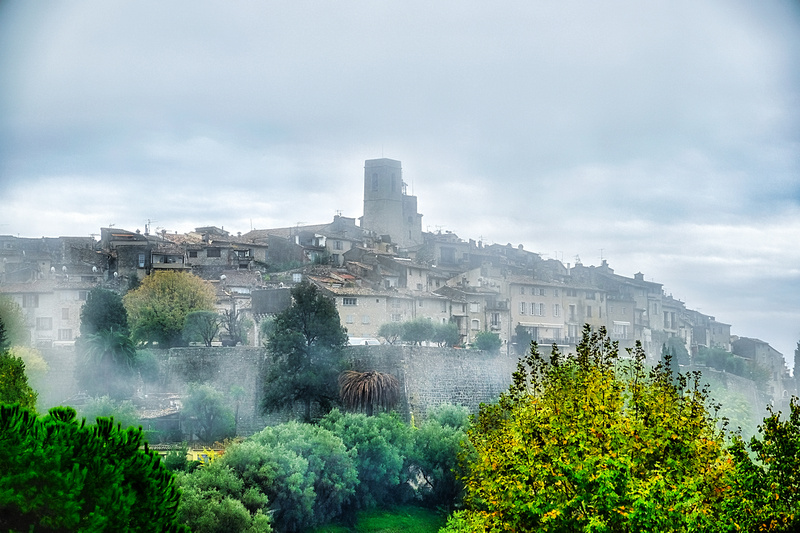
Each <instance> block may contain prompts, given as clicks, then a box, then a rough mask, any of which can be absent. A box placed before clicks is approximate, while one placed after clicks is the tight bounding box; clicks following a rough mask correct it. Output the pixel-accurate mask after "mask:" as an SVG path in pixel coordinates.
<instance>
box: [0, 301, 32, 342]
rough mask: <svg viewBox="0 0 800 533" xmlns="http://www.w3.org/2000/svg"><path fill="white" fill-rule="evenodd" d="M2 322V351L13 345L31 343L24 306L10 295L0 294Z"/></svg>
mask: <svg viewBox="0 0 800 533" xmlns="http://www.w3.org/2000/svg"><path fill="white" fill-rule="evenodd" d="M0 324H2V325H3V331H4V334H3V335H2V336H0V352H2V351H3V350H5V349H6V348H10V347H11V346H25V345H27V344H29V341H30V334H29V333H28V329H27V328H26V327H25V318H24V316H23V314H22V308H21V307H20V306H19V304H18V303H17V302H15V301H14V300H13V299H12V298H11V297H10V296H8V295H5V294H0Z"/></svg>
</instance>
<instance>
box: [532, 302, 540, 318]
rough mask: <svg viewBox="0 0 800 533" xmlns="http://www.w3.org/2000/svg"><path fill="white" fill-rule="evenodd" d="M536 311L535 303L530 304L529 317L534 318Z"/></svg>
mask: <svg viewBox="0 0 800 533" xmlns="http://www.w3.org/2000/svg"><path fill="white" fill-rule="evenodd" d="M537 309H538V307H537V305H536V304H535V303H533V302H531V316H536V315H537V314H538V313H537V312H536V310H537Z"/></svg>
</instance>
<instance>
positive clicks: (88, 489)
mask: <svg viewBox="0 0 800 533" xmlns="http://www.w3.org/2000/svg"><path fill="white" fill-rule="evenodd" d="M0 464H2V465H3V468H2V469H1V470H0V530H3V531H85V532H89V531H121V532H138V531H141V532H167V531H169V532H173V531H186V529H185V528H183V527H181V526H178V525H177V521H176V518H177V506H178V500H179V492H178V490H177V488H176V487H175V486H174V483H173V480H172V476H171V475H170V473H169V472H167V471H166V470H165V469H164V467H163V466H162V465H161V461H160V459H159V458H158V455H156V454H155V453H154V452H152V451H150V450H149V449H148V447H147V445H146V443H144V442H143V440H142V433H141V431H140V430H139V429H137V428H128V429H125V430H123V429H120V428H119V426H116V425H115V424H114V422H113V420H111V419H104V418H101V419H100V420H98V422H97V425H96V426H86V425H84V424H82V423H79V421H78V420H77V419H76V417H75V410H74V409H72V408H69V407H56V408H53V409H51V410H50V412H49V414H48V415H46V416H43V417H40V418H37V417H36V416H35V415H34V414H33V413H32V412H30V411H28V410H26V409H23V408H21V407H20V406H18V405H13V406H12V405H0Z"/></svg>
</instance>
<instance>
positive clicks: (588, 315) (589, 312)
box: [586, 305, 592, 318]
mask: <svg viewBox="0 0 800 533" xmlns="http://www.w3.org/2000/svg"><path fill="white" fill-rule="evenodd" d="M586 318H592V306H591V305H587V306H586Z"/></svg>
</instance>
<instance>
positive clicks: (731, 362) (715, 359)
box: [697, 346, 769, 390]
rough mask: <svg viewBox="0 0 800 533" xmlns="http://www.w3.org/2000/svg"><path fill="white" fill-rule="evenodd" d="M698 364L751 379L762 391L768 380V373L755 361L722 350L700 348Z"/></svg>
mask: <svg viewBox="0 0 800 533" xmlns="http://www.w3.org/2000/svg"><path fill="white" fill-rule="evenodd" d="M697 362H698V364H705V365H707V366H709V367H711V368H713V369H715V370H721V371H723V372H728V373H730V374H733V375H735V376H740V377H743V378H746V379H751V380H753V381H755V382H756V385H758V386H759V388H761V389H762V390H763V389H764V387H765V386H766V382H767V380H768V379H769V372H768V371H767V370H766V369H764V368H763V367H761V366H760V365H759V364H758V363H756V362H755V361H751V360H749V359H747V358H745V357H741V356H739V355H734V354H732V353H730V352H728V351H726V350H723V349H722V348H706V347H705V346H701V347H700V349H699V350H698V354H697Z"/></svg>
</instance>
